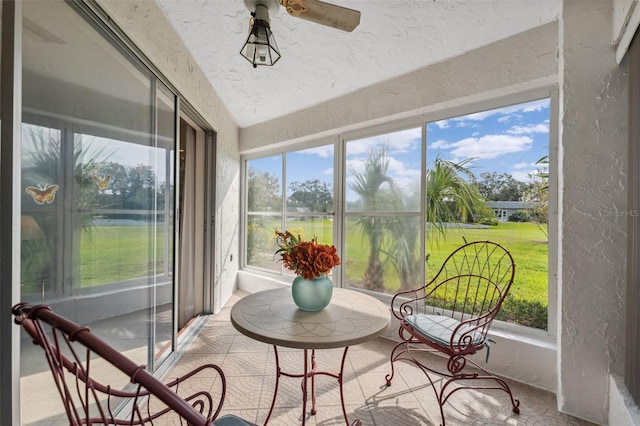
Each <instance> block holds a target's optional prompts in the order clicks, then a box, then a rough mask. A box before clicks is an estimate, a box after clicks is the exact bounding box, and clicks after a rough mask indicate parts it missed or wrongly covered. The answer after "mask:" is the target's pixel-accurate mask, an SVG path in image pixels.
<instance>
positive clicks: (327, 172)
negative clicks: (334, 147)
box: [322, 167, 333, 176]
mask: <svg viewBox="0 0 640 426" xmlns="http://www.w3.org/2000/svg"><path fill="white" fill-rule="evenodd" d="M322 174H323V175H325V176H333V167H329V168H328V169H326V170H323V171H322Z"/></svg>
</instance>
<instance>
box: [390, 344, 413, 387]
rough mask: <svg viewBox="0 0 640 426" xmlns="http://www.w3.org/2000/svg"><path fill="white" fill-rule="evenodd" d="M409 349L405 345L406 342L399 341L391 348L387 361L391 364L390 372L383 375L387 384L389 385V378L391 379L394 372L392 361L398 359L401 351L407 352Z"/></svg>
mask: <svg viewBox="0 0 640 426" xmlns="http://www.w3.org/2000/svg"><path fill="white" fill-rule="evenodd" d="M408 350H409V349H408V347H407V342H400V343H398V344H397V345H395V346H394V347H393V349H392V350H391V355H390V356H389V362H390V364H391V373H389V374H387V375H386V376H385V380H386V382H387V386H391V380H392V379H393V375H394V374H395V368H394V366H393V363H394V362H396V361H397V360H398V357H399V356H400V355H402V354H403V353H405V352H407V351H408Z"/></svg>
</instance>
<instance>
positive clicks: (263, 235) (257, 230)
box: [247, 214, 282, 272]
mask: <svg viewBox="0 0 640 426" xmlns="http://www.w3.org/2000/svg"><path fill="white" fill-rule="evenodd" d="M281 225H282V216H263V215H252V214H250V215H249V216H248V217H247V265H250V266H254V267H256V268H262V269H267V270H270V271H275V272H280V269H281V266H280V264H279V263H277V262H276V260H277V259H276V257H275V256H274V254H275V252H276V250H277V249H278V247H277V245H276V238H275V232H274V231H275V230H276V229H280V226H281Z"/></svg>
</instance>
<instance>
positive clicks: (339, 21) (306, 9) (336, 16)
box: [280, 0, 360, 32]
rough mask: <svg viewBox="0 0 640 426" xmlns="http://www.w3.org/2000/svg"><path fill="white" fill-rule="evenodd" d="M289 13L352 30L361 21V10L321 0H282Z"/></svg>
mask: <svg viewBox="0 0 640 426" xmlns="http://www.w3.org/2000/svg"><path fill="white" fill-rule="evenodd" d="M280 4H281V5H282V6H284V7H285V9H286V10H287V13H288V14H289V15H291V16H295V17H297V18H302V19H306V20H307V21H311V22H315V23H317V24H321V25H326V26H327V27H332V28H337V29H339V30H342V31H347V32H351V31H353V30H354V29H355V28H356V27H357V26H358V24H359V23H360V12H359V11H357V10H353V9H348V8H346V7H342V6H337V5H335V4H330V3H325V2H322V1H319V0H280Z"/></svg>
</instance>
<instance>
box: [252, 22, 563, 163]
mask: <svg viewBox="0 0 640 426" xmlns="http://www.w3.org/2000/svg"><path fill="white" fill-rule="evenodd" d="M557 35H558V33H557V24H556V23H555V22H554V23H550V24H546V25H543V26H541V27H538V28H535V29H533V30H530V31H526V32H524V33H522V34H519V35H516V36H514V37H511V38H508V39H505V40H501V41H499V42H497V43H493V44H491V45H489V46H487V47H485V48H481V49H478V50H474V51H471V52H469V53H466V54H464V55H462V56H458V57H456V58H453V59H451V60H448V61H445V62H441V63H438V64H435V65H431V66H429V67H426V68H423V69H420V70H417V71H415V72H412V73H409V74H406V75H404V76H400V77H398V78H395V79H392V80H389V81H386V82H384V83H380V84H375V85H373V86H369V87H367V88H364V89H361V90H358V91H356V92H354V93H352V94H349V95H346V96H343V97H340V98H337V99H334V100H331V101H328V102H324V103H322V104H320V105H318V106H316V107H313V108H309V109H306V110H302V111H299V112H296V113H293V114H290V115H288V116H287V117H282V118H279V119H274V120H271V121H267V122H265V123H261V124H257V125H255V126H251V127H247V128H243V129H241V130H240V151H241V152H251V151H255V150H259V149H260V148H261V147H265V146H267V145H272V144H278V143H283V142H291V141H296V140H298V139H305V138H309V137H318V136H320V135H323V134H335V133H337V132H343V131H345V130H348V129H355V128H361V127H364V126H367V125H372V124H376V123H380V122H388V121H389V120H390V119H400V118H404V117H411V116H416V115H421V114H426V113H428V112H431V111H439V110H443V109H445V108H450V107H455V106H457V105H465V104H469V103H471V102H474V101H480V100H482V99H488V98H493V97H499V96H502V95H506V94H509V93H514V92H521V91H524V90H527V89H533V88H538V87H544V86H548V85H550V84H555V83H556V82H557V62H556V55H557ZM301 96H304V93H302V94H301Z"/></svg>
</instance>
